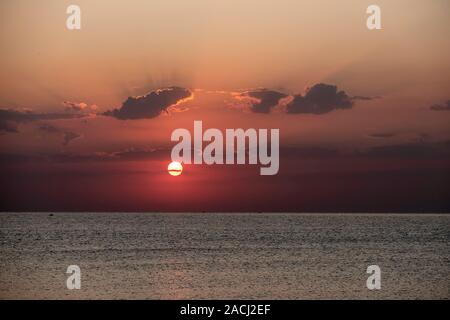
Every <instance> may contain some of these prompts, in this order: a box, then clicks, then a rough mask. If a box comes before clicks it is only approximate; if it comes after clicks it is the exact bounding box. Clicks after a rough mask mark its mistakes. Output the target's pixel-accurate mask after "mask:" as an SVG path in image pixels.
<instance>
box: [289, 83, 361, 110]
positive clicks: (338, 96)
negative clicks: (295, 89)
mask: <svg viewBox="0 0 450 320" xmlns="http://www.w3.org/2000/svg"><path fill="white" fill-rule="evenodd" d="M352 106H353V102H352V99H351V98H350V97H349V96H348V95H347V94H346V93H345V92H344V91H338V90H337V87H336V86H333V85H328V84H324V83H319V84H316V85H314V86H313V87H311V88H310V89H309V90H308V91H307V92H306V94H305V95H304V96H302V95H301V94H299V95H295V96H294V99H293V100H292V101H291V102H289V103H288V104H287V106H286V112H287V113H291V114H295V113H310V114H324V113H328V112H331V111H333V110H337V109H350V108H351V107H352Z"/></svg>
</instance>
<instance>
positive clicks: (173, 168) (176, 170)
mask: <svg viewBox="0 0 450 320" xmlns="http://www.w3.org/2000/svg"><path fill="white" fill-rule="evenodd" d="M167 171H168V172H169V174H170V175H172V176H179V175H180V174H181V172H183V166H182V165H181V163H179V162H177V161H173V162H171V163H169V165H168V166H167Z"/></svg>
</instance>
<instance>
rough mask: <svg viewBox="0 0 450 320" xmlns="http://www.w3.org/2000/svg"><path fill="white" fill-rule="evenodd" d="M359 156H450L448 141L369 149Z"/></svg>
mask: <svg viewBox="0 0 450 320" xmlns="http://www.w3.org/2000/svg"><path fill="white" fill-rule="evenodd" d="M360 154H363V155H367V156H382V157H408V158H409V157H414V158H416V157H417V158H420V157H439V156H445V157H448V156H450V141H442V142H434V143H422V142H417V143H409V144H397V145H388V146H378V147H373V148H370V149H368V150H366V151H363V152H360Z"/></svg>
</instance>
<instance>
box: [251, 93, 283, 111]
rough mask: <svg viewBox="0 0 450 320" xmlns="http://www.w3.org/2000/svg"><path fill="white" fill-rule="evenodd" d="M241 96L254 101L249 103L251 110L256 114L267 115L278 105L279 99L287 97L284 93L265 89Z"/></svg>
mask: <svg viewBox="0 0 450 320" xmlns="http://www.w3.org/2000/svg"><path fill="white" fill-rule="evenodd" d="M242 95H243V96H248V97H251V98H254V99H255V101H254V102H252V103H251V110H252V111H253V112H257V113H269V112H270V110H271V109H272V108H273V107H275V106H276V105H277V104H278V102H279V101H280V99H282V98H285V97H287V95H286V94H284V93H281V92H278V91H272V90H267V89H261V90H255V91H248V92H244V93H243V94H242Z"/></svg>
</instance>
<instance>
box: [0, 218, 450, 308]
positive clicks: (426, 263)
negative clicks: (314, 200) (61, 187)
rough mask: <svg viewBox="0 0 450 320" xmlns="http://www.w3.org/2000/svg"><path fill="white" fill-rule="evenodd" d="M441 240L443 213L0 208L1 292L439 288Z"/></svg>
mask: <svg viewBox="0 0 450 320" xmlns="http://www.w3.org/2000/svg"><path fill="white" fill-rule="evenodd" d="M449 240H450V216H448V215H345V214H329V215H324V214H320V215H318V214H211V213H209V214H207V213H205V214H177V213H167V214H145V213H140V214H133V213H55V214H54V215H53V216H50V215H49V214H47V213H21V214H19V213H14V214H10V213H0V298H53V299H55V298H56V299H78V298H82V299H84V298H88V299H91V298H100V299H106V298H108V299H111V298H112V299H161V298H162V299H191V298H208V299H233V298H238V299H253V298H258V299H312V298H321V299H335V298H356V299H366V298H369V299H372V298H395V299H397V298H406V299H414V298H425V299H428V298H439V299H442V298H445V299H448V298H449V296H450V294H449V284H450V263H449V262H450V243H449V242H450V241H449ZM73 264H75V265H78V266H79V267H80V268H81V290H68V289H67V288H66V279H67V274H66V273H65V272H66V269H67V266H69V265H73ZM372 264H376V265H379V266H380V268H381V271H382V279H381V281H382V282H381V283H382V288H381V290H379V291H370V290H368V289H367V288H366V279H367V277H368V276H369V275H368V274H366V268H367V266H368V265H372Z"/></svg>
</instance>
